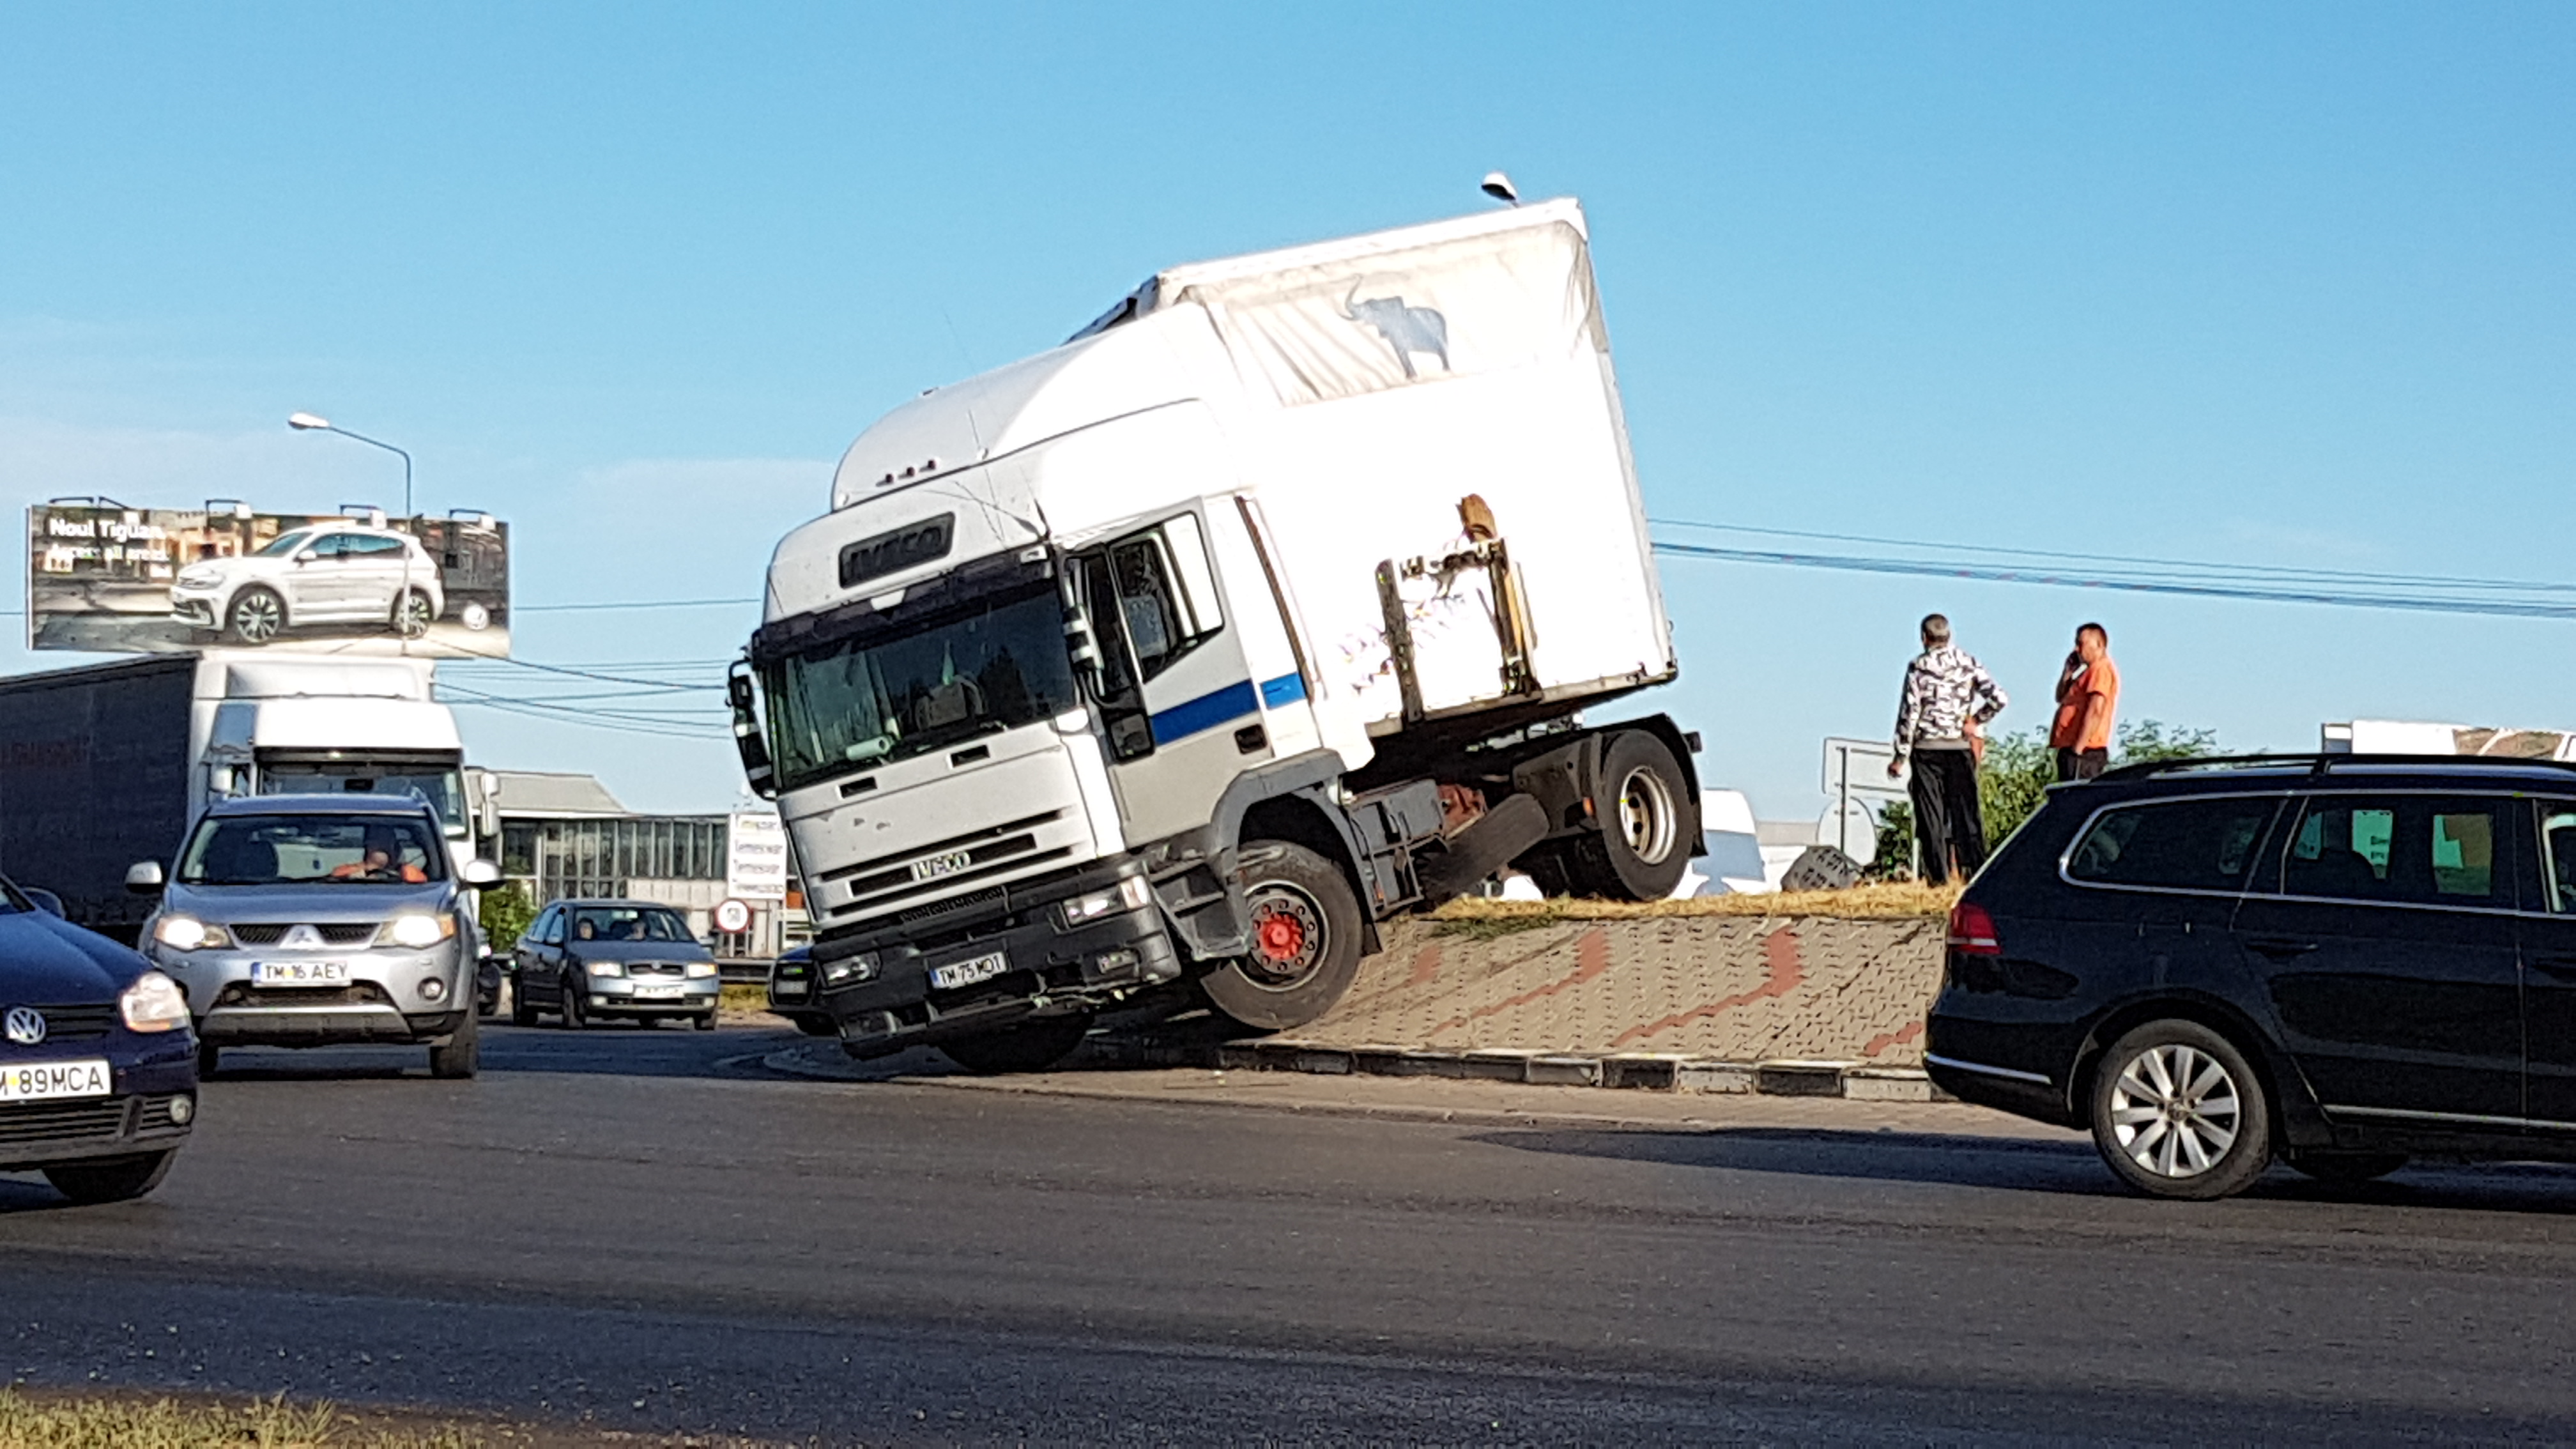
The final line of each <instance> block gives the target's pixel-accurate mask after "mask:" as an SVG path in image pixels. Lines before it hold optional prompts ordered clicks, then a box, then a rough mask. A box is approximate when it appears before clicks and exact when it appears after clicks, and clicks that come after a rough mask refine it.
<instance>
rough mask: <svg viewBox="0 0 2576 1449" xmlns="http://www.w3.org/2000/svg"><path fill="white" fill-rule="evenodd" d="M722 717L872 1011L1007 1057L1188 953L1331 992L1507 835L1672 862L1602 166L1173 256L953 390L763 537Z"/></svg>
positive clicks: (1462, 886)
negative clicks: (1395, 213)
mask: <svg viewBox="0 0 2576 1449" xmlns="http://www.w3.org/2000/svg"><path fill="white" fill-rule="evenodd" d="M764 617H765V621H766V622H764V623H763V625H762V626H761V628H760V630H759V631H758V633H757V634H755V635H754V636H753V638H752V640H751V644H750V647H749V649H748V650H747V652H746V655H745V657H744V659H743V661H742V662H741V663H740V664H738V665H737V666H736V669H735V672H734V675H733V679H732V690H731V697H732V701H733V704H734V710H735V734H736V737H737V740H738V742H739V744H740V746H741V749H742V754H743V761H744V766H745V770H746V773H747V774H748V775H749V777H750V779H751V781H752V783H753V785H754V787H755V788H756V789H758V790H760V791H761V792H762V793H763V794H768V795H774V796H775V797H776V798H777V799H778V800H779V802H780V805H781V809H782V813H783V815H784V817H785V819H786V821H787V826H788V829H789V831H790V832H791V834H792V836H793V839H794V843H795V848H796V855H797V859H798V860H799V861H800V862H801V865H802V869H803V872H804V877H805V888H806V899H807V902H808V907H809V909H810V910H811V911H812V913H813V917H814V922H815V930H816V935H815V940H814V944H813V955H814V976H813V980H814V983H815V984H814V988H813V989H814V990H815V992H816V993H817V999H816V1006H817V1008H818V1009H819V1010H820V1011H823V1012H826V1013H828V1014H829V1015H830V1016H831V1017H832V1018H833V1019H834V1020H835V1021H837V1023H838V1024H839V1028H840V1033H841V1037H842V1041H843V1044H844V1045H845V1046H846V1047H847V1048H848V1049H849V1050H850V1051H851V1052H852V1053H853V1054H856V1055H869V1054H874V1053H879V1052H886V1051H892V1050H896V1049H899V1048H902V1047H905V1046H908V1045H912V1044H915V1043H923V1042H927V1043H934V1044H937V1045H939V1046H940V1047H942V1048H943V1049H944V1050H946V1051H947V1052H948V1053H949V1055H951V1056H952V1057H955V1058H957V1059H958V1060H959V1061H961V1062H963V1063H965V1064H966V1065H968V1066H970V1067H978V1068H985V1069H996V1070H999V1069H1009V1068H1013V1067H1030V1066H1036V1065H1039V1064H1043V1063H1045V1062H1048V1061H1052V1060H1054V1059H1055V1058H1057V1057H1060V1056H1061V1055H1063V1054H1064V1052H1066V1051H1068V1050H1070V1049H1071V1047H1072V1046H1073V1045H1074V1044H1075V1043H1077V1042H1078V1041H1079V1040H1080V1038H1081V1035H1082V1033H1083V1031H1084V1029H1085V1027H1086V1024H1087V1023H1088V1021H1089V1020H1090V1018H1091V1016H1092V1015H1093V1014H1094V1013H1095V1012H1097V1011H1098V1010H1100V1009H1101V1008H1103V1007H1105V1006H1107V1005H1109V1004H1111V1003H1113V1002H1117V1001H1121V1000H1124V999H1126V998H1128V997H1130V996H1132V995H1134V994H1136V993H1138V992H1140V991H1145V990H1149V989H1153V988H1158V987H1161V986H1164V985H1166V984H1169V983H1175V982H1179V981H1183V980H1185V979H1186V980H1191V981H1196V982H1198V983H1200V984H1201V985H1202V986H1203V988H1204V990H1205V993H1206V995H1207V997H1208V999H1209V1000H1210V1001H1211V1002H1212V1003H1213V1005H1214V1006H1215V1007H1216V1008H1217V1009H1218V1010H1219V1011H1221V1012H1223V1013H1225V1014H1226V1015H1228V1016H1230V1017H1233V1018H1234V1019H1235V1020H1236V1021H1238V1022H1241V1023H1243V1024H1244V1025H1246V1026H1249V1027H1253V1028H1259V1029H1272V1030H1275V1029H1279V1028H1284V1027H1291V1026H1295V1025H1298V1024H1301V1023H1303V1022H1306V1021H1310V1020H1312V1019H1313V1018H1314V1017H1316V1016H1318V1015H1320V1014H1321V1013H1322V1012H1323V1011H1324V1010H1325V1009H1326V1008H1328V1007H1329V1006H1331V1004H1332V1003H1333V1002H1334V1001H1335V1000H1336V999H1337V998H1338V997H1339V996H1340V995H1341V993H1342V992H1343V990H1344V989H1345V988H1346V987H1347V986H1348V985H1349V983H1350V980H1351V978H1352V975H1353V974H1354V972H1355V971H1356V970H1357V968H1358V964H1359V961H1360V959H1361V957H1362V955H1364V954H1365V953H1366V952H1368V951H1370V950H1373V949H1374V948H1375V945H1376V923H1377V922H1379V921H1381V920H1383V919H1386V918H1387V917H1389V916H1390V915H1392V914H1394V913H1397V912H1400V911H1405V910H1410V909H1415V908H1418V907H1422V906H1425V905H1427V904H1433V903H1436V902H1438V901H1440V900H1442V899H1446V898H1447V897H1448V896H1450V895H1453V894H1455V893H1457V892H1460V891H1462V890H1467V889H1471V888H1473V887H1474V886H1475V885H1476V884H1477V883H1478V882H1480V881H1482V880H1484V879H1486V878H1487V877H1489V876H1490V875H1492V874H1493V873H1494V872H1496V871H1497V870H1499V869H1501V868H1502V867H1504V866H1506V865H1514V866H1517V867H1519V868H1520V869H1523V870H1526V871H1528V872H1529V873H1530V874H1532V875H1534V876H1536V877H1537V878H1538V879H1539V880H1540V881H1541V882H1542V883H1543V884H1545V885H1546V886H1548V887H1550V888H1551V889H1554V890H1557V891H1573V892H1582V893H1590V894H1599V895H1606V896H1615V897H1624V898H1629V899H1654V898H1658V897H1661V896H1664V895H1666V894H1669V893H1670V892H1671V890H1672V889H1673V887H1674V885H1675V884H1676V882H1678V881H1679V879H1680V878H1681V876H1682V873H1683V871H1684V869H1685V867H1686V865H1687V858H1688V857H1689V856H1690V855H1692V854H1695V853H1696V852H1697V850H1698V849H1699V839H1700V829H1699V819H1698V804H1697V796H1698V781H1697V778H1696V774H1695V771H1694V768H1693V765H1692V761H1691V754H1692V752H1693V750H1694V749H1695V748H1696V744H1697V742H1696V741H1695V740H1694V739H1692V738H1690V737H1689V736H1686V735H1685V734H1684V733H1683V732H1682V731H1681V730H1680V729H1678V728H1677V727H1676V726H1675V725H1674V724H1673V723H1672V721H1670V720H1669V719H1666V718H1663V717H1662V716H1654V717H1651V718H1645V719H1638V720H1632V721H1628V722H1625V723H1621V724H1618V725H1614V726H1608V727H1604V728H1596V729H1587V728H1584V727H1583V726H1582V724H1581V722H1580V720H1579V718H1578V714H1577V712H1578V711H1579V710H1580V709H1582V708H1583V707H1585V706H1588V705H1597V704H1600V703H1602V702H1603V701H1606V700H1610V699H1613V698H1616V697H1618V696H1620V695H1623V694H1627V693H1630V692H1632V691H1635V690H1639V689H1643V688H1645V687H1647V686H1650V685H1655V684H1660V683H1663V682H1664V681H1666V680H1669V679H1671V678H1673V677H1674V675H1675V673H1676V672H1677V666H1676V664H1675V661H1674V655H1673V647H1672V640H1671V631H1670V627H1669V625H1668V624H1667V622H1666V620H1665V616H1664V609H1663V602H1662V598H1661V595H1660V592H1659V589H1658V585H1657V581H1656V578H1655V572H1654V565H1653V560H1652V557H1651V555H1650V553H1649V547H1648V538H1647V531H1646V521H1645V517H1644V513H1643V510H1642V507H1641V504H1640V501H1639V496H1638V491H1637V483H1636V477H1635V471H1634V468H1633V465H1632V463H1631V461H1630V457H1629V450H1628V442H1627V434H1626V430H1625V426H1624V423H1623V421H1622V419H1621V415H1620V407H1619V395H1618V390H1617V387H1616V384H1615V381H1614V379H1613V376H1612V372H1611V365H1610V352H1609V346H1608V339H1607V333H1606V332H1605V330H1604V328H1603V325H1602V320H1601V312H1600V304H1599V300H1598V298H1597V297H1596V295H1595V293H1594V289H1593V278H1592V269H1591V262H1590V254H1589V249H1588V240H1587V233H1586V229H1585V222H1584V217H1583V213H1582V211H1581V209H1580V208H1579V207H1578V206H1577V205H1576V204H1575V203H1574V202H1572V201H1555V202H1548V203H1544V204H1539V205H1532V206H1527V207H1521V208H1517V209H1514V210H1510V211H1498V212H1494V213H1491V214H1487V215H1482V216H1475V217H1469V218H1463V219H1460V220H1455V221H1449V222H1442V223H1437V224H1433V225H1428V226H1420V227H1413V228H1407V229H1403V230H1398V231H1390V232H1383V233H1378V234H1375V235H1370V236H1363V237H1356V238H1351V239H1348V240H1343V241H1335V242H1327V243H1322V244H1319V245H1314V246H1307V247H1299V248H1294V249H1291V250H1287V251H1280V252H1271V253H1266V254H1263V255H1259V256H1249V257H1240V258H1235V259H1231V260H1226V261H1216V262H1207V263H1201V264H1197V265H1192V266H1184V267H1175V268H1173V269H1171V270H1169V271H1165V272H1162V273H1159V274H1157V275H1156V276H1155V277H1153V278H1152V279H1151V280H1150V281H1148V282H1147V283H1146V284H1145V285H1144V286H1142V287H1140V288H1138V289H1137V290H1136V291H1135V293H1133V294H1132V295H1130V296H1128V297H1127V298H1125V299H1124V300H1122V301H1121V302H1120V303H1119V304H1118V305H1117V306H1116V307H1115V308H1113V309H1111V310H1110V312H1109V313H1108V314H1107V315H1105V316H1103V317H1102V318H1100V319H1099V320H1098V321H1097V322H1094V323H1093V324H1092V325H1091V326H1089V327H1087V328H1085V329H1084V330H1083V331H1082V332H1081V333H1079V334H1077V335H1076V336H1075V337H1074V338H1073V339H1072V340H1071V341H1069V342H1067V343H1066V344H1065V345H1063V346H1061V347H1058V348H1055V349H1054V350H1052V351H1049V352H1046V353H1043V354H1040V355H1039V356H1036V357H1033V358H1029V359H1027V360H1026V361H1023V362H1018V363H1014V364H1012V365H1010V366H1007V367H1004V368H1001V369H999V370H997V371H994V372H991V373H987V374H985V375H984V376H981V377H977V378H974V379H972V380H969V381H967V382H963V383H959V384H956V385H953V386H949V387H942V388H937V389H933V390H931V391H929V392H927V393H924V394H923V395H922V396H920V397H919V398H916V399H914V400H913V401H911V402H909V403H906V404H905V405H904V406H902V407H900V408H898V409H896V410H895V411H894V412H893V413H891V414H889V415H887V416H886V417H885V418H884V419H882V420H880V421H879V422H878V423H877V424H876V425H875V426H873V427H871V428H869V429H868V430H867V431H866V432H865V433H864V434H862V435H861V436H860V437H859V439H858V440H857V441H856V442H855V443H854V444H852V445H851V447H850V449H849V452H848V454H847V455H846V456H845V457H844V458H843V459H842V461H841V464H840V467H839V470H838V472H837V474H836V476H835V478H834V481H833V487H832V511H831V512H830V513H829V514H827V515H825V516H824V517H822V518H819V519H816V520H814V521H813V522H811V523H808V524H806V525H804V526H802V527H800V528H798V529H797V530H796V531H794V532H793V533H791V534H789V535H788V536H787V538H786V539H785V540H784V541H782V542H781V543H780V544H779V546H778V549H777V552H776V555H775V557H774V559H773V561H772V563H771V566H770V572H769V580H768V590H767V598H766V607H765V612H764Z"/></svg>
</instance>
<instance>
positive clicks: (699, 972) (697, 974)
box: [681, 961, 716, 981]
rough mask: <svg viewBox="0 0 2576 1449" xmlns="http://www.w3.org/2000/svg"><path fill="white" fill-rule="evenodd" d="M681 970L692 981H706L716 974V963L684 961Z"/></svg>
mask: <svg viewBox="0 0 2576 1449" xmlns="http://www.w3.org/2000/svg"><path fill="white" fill-rule="evenodd" d="M681 970H682V971H683V972H684V973H685V974H687V975H688V976H689V978H690V979H692V980H696V981H704V980H706V979H707V978H708V977H710V976H713V975H715V974H716V963H714V962H713V961H684V962H682V963H681Z"/></svg>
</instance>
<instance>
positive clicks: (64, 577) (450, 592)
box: [27, 502, 510, 659]
mask: <svg viewBox="0 0 2576 1449" xmlns="http://www.w3.org/2000/svg"><path fill="white" fill-rule="evenodd" d="M27 548H28V555H29V556H28V566H27V644H28V647H30V648H33V649H81V650H98V651H108V652H126V653H145V654H166V653H175V652H177V651H180V650H185V649H202V648H208V647H221V648H230V649H264V648H270V647H276V648H282V649H293V650H295V651H297V652H299V653H307V654H310V653H326V654H410V655H428V656H432V657H439V656H445V657H456V658H464V657H471V658H485V659H490V658H500V657H504V656H506V655H507V654H508V653H509V652H510V531H509V525H507V524H505V523H501V522H499V521H497V520H495V519H493V518H492V517H491V516H490V515H488V514H470V515H462V514H461V515H453V516H450V517H447V518H409V519H403V518H397V519H391V520H388V519H387V518H386V517H385V516H384V515H383V514H381V513H375V512H368V513H364V514H350V515H336V514H329V515H326V514H300V513H259V512H255V511H253V510H252V509H251V508H250V507H249V505H247V504H242V505H236V506H233V507H229V508H227V507H223V506H220V505H218V506H214V507H209V508H202V509H177V508H124V507H119V506H116V505H114V504H108V503H67V502H58V503H48V504H41V505H38V506H36V507H33V508H30V509H28V510H27Z"/></svg>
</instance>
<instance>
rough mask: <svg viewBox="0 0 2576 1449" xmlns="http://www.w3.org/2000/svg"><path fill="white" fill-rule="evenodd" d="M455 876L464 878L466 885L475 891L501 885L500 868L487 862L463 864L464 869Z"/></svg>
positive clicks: (471, 861) (475, 861) (476, 861)
mask: <svg viewBox="0 0 2576 1449" xmlns="http://www.w3.org/2000/svg"><path fill="white" fill-rule="evenodd" d="M457 874H458V875H459V876H461V877H463V878H464V881H465V883H466V884H467V885H470V886H472V887H474V888H475V889H477V890H481V889H483V888H484V887H486V886H496V885H499V884H500V883H501V867H499V866H497V865H494V864H493V863H492V862H490V861H488V860H469V861H467V862H465V868H464V869H463V870H461V871H458V872H457Z"/></svg>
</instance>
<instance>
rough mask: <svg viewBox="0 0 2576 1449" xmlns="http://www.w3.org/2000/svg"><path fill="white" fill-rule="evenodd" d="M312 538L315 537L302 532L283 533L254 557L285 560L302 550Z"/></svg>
mask: <svg viewBox="0 0 2576 1449" xmlns="http://www.w3.org/2000/svg"><path fill="white" fill-rule="evenodd" d="M312 537H313V535H311V534H309V533H304V532H301V531H299V532H295V533H281V534H279V535H278V536H277V537H276V538H274V539H271V540H270V541H269V543H268V545H267V546H266V547H264V548H262V549H261V550H260V551H259V552H258V553H256V554H253V555H252V557H253V558H284V557H286V556H287V555H288V554H290V553H293V552H295V551H296V550H297V549H299V548H302V547H303V546H304V545H305V544H306V543H308V542H310V541H311V540H312Z"/></svg>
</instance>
